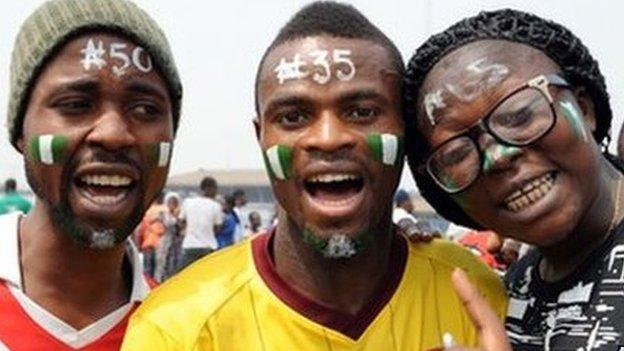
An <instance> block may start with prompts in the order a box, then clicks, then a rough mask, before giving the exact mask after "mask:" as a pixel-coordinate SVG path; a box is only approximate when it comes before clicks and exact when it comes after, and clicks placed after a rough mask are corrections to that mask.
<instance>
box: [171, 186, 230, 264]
mask: <svg viewBox="0 0 624 351" xmlns="http://www.w3.org/2000/svg"><path fill="white" fill-rule="evenodd" d="M199 188H200V189H201V191H202V194H201V195H200V196H197V197H191V198H187V199H186V200H184V202H183V203H182V210H181V211H180V220H181V226H182V228H184V240H183V241H182V267H186V266H188V265H189V264H191V263H193V262H195V261H196V260H198V259H199V258H201V257H204V256H205V255H207V254H209V253H211V252H213V251H215V250H216V249H218V248H219V243H218V242H217V238H216V237H215V233H216V232H218V231H219V228H220V226H221V224H222V222H223V209H222V208H221V204H219V203H218V202H217V201H216V200H215V196H216V195H217V188H218V186H217V181H216V180H215V179H214V178H213V177H205V178H204V179H202V181H201V183H200V184H199Z"/></svg>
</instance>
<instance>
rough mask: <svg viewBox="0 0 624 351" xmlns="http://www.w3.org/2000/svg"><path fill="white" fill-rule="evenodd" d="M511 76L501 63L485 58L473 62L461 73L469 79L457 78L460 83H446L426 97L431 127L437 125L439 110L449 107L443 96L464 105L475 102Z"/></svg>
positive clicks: (425, 105)
mask: <svg viewBox="0 0 624 351" xmlns="http://www.w3.org/2000/svg"><path fill="white" fill-rule="evenodd" d="M508 75H509V68H508V67H507V66H505V65H502V64H499V63H488V62H487V58H485V57H483V58H480V59H478V60H476V61H473V62H471V63H470V64H469V65H468V66H467V67H466V68H465V69H464V71H463V72H462V73H461V76H465V77H467V78H468V79H467V80H464V79H461V78H462V77H455V78H456V79H453V81H458V82H460V83H457V84H453V83H445V84H444V87H443V88H441V89H437V90H435V91H433V92H430V93H428V94H427V95H425V98H424V101H423V104H424V108H425V113H426V114H427V118H428V120H429V122H430V123H431V125H435V124H436V123H437V118H438V117H437V116H436V112H437V110H439V109H442V108H444V107H447V103H446V101H445V100H444V97H443V95H444V94H448V95H450V96H452V97H454V98H455V99H457V100H459V101H460V102H463V103H469V102H472V101H474V100H475V99H476V98H477V97H479V96H480V95H481V94H483V92H485V91H487V90H489V89H491V88H493V87H495V86H496V85H498V84H500V83H502V82H503V81H504V80H505V79H506V78H507V76H508Z"/></svg>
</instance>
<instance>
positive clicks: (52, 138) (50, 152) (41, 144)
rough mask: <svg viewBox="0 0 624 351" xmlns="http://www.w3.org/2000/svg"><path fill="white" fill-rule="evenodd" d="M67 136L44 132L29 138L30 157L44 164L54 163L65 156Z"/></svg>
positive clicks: (60, 160)
mask: <svg viewBox="0 0 624 351" xmlns="http://www.w3.org/2000/svg"><path fill="white" fill-rule="evenodd" d="M68 141H69V140H68V138H67V137H66V136H63V135H53V134H44V135H39V136H35V137H32V138H31V139H30V153H31V155H32V157H33V158H34V159H35V160H37V161H39V162H41V163H43V164H44V165H48V166H50V165H54V164H57V163H60V162H62V161H63V160H64V159H65V157H67V147H68V144H69V142H68Z"/></svg>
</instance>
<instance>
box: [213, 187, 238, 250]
mask: <svg viewBox="0 0 624 351" xmlns="http://www.w3.org/2000/svg"><path fill="white" fill-rule="evenodd" d="M235 206H236V196H235V195H234V194H232V195H227V196H226V197H225V204H224V206H223V224H222V225H221V226H220V228H219V231H218V232H216V234H215V235H216V237H217V242H218V243H219V249H222V248H224V247H228V246H230V245H232V244H234V243H235V241H234V237H235V235H236V232H237V230H239V227H240V220H239V218H238V214H237V212H236V210H235Z"/></svg>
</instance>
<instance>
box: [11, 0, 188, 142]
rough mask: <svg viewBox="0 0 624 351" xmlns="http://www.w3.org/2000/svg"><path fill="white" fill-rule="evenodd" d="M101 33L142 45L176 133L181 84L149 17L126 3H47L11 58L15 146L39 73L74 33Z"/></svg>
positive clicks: (86, 0)
mask: <svg viewBox="0 0 624 351" xmlns="http://www.w3.org/2000/svg"><path fill="white" fill-rule="evenodd" d="M94 29H103V30H106V31H109V32H114V33H118V34H120V35H123V36H126V37H128V38H129V39H130V40H132V41H134V42H135V43H136V44H138V45H141V46H142V47H144V48H145V50H147V52H148V53H149V54H150V56H151V57H152V59H153V61H154V63H155V66H156V67H157V68H158V69H159V71H160V72H161V73H162V75H163V77H164V78H165V81H166V82H167V84H168V88H169V93H170V95H171V102H172V105H173V118H174V128H175V129H176V130H177V126H178V120H179V116H180V105H181V98H182V84H181V82H180V77H179V76H178V72H177V68H176V65H175V62H174V59H173V55H172V54H171V49H170V47H169V43H168V42H167V39H166V37H165V35H164V33H163V32H162V30H161V29H160V27H159V26H158V24H157V23H156V22H155V21H154V20H153V19H152V18H150V17H149V15H148V14H147V13H146V12H145V11H143V10H142V9H140V8H139V7H138V6H136V5H135V4H134V3H132V2H130V1H127V0H51V1H48V2H46V3H44V4H43V5H41V6H40V7H39V8H38V9H37V10H35V12H33V13H32V14H31V15H30V16H29V17H28V18H27V19H26V21H25V22H24V23H23V24H22V27H21V29H20V31H19V33H18V35H17V37H16V39H15V44H14V46H13V54H12V57H11V66H10V69H9V72H10V82H9V83H10V85H9V88H10V93H9V101H8V111H7V127H8V131H9V138H10V141H11V144H13V146H14V147H16V148H17V145H16V142H17V139H18V138H19V137H20V136H21V134H22V124H23V120H24V112H25V111H26V104H27V103H28V101H27V99H28V95H27V94H28V93H29V90H30V89H31V85H32V84H33V82H34V81H35V80H36V78H37V74H38V72H40V70H41V69H42V67H43V66H45V64H46V62H48V60H49V59H50V58H51V55H52V54H53V53H54V52H56V51H57V49H58V48H59V47H60V46H62V45H63V44H65V42H67V41H68V40H69V39H71V38H72V37H75V36H76V35H78V34H80V33H83V32H86V31H89V30H94Z"/></svg>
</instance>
